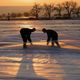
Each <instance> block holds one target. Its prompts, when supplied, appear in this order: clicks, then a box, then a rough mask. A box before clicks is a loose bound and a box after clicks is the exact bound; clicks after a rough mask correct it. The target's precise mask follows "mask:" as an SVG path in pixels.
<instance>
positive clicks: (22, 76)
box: [16, 50, 47, 80]
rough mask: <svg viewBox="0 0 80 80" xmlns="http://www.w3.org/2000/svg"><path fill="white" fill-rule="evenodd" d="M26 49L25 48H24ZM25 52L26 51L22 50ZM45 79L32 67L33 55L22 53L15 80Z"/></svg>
mask: <svg viewBox="0 0 80 80" xmlns="http://www.w3.org/2000/svg"><path fill="white" fill-rule="evenodd" d="M24 51H26V50H24ZM24 53H27V52H24ZM17 79H19V80H47V79H46V78H44V77H42V76H38V75H37V74H36V72H35V70H34V67H33V55H29V54H23V55H22V60H21V64H20V67H19V70H18V73H17V77H16V80H17Z"/></svg>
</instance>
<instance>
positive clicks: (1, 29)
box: [0, 21, 80, 80]
mask: <svg viewBox="0 0 80 80" xmlns="http://www.w3.org/2000/svg"><path fill="white" fill-rule="evenodd" d="M53 23H54V24H53ZM79 23H80V21H50V22H49V21H44V22H42V21H37V22H36V21H26V22H14V21H13V22H0V80H80V24H79ZM28 24H29V25H28ZM30 25H33V26H36V28H37V29H38V31H36V32H35V33H33V34H32V40H33V46H30V45H29V43H28V48H27V49H23V48H22V40H21V36H20V34H19V30H20V28H21V27H22V26H28V27H29V26H30ZM37 26H39V27H37ZM44 26H45V27H46V28H50V29H54V30H56V31H57V32H58V33H59V43H60V45H61V48H58V47H56V45H55V47H51V46H50V45H49V46H46V41H45V40H46V34H43V33H42V32H41V29H42V28H43V27H44Z"/></svg>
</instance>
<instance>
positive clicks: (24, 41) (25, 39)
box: [23, 37, 27, 48]
mask: <svg viewBox="0 0 80 80" xmlns="http://www.w3.org/2000/svg"><path fill="white" fill-rule="evenodd" d="M26 43H27V38H26V37H24V38H23V48H26V47H27V45H26Z"/></svg>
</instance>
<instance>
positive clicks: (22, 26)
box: [20, 25, 33, 29]
mask: <svg viewBox="0 0 80 80" xmlns="http://www.w3.org/2000/svg"><path fill="white" fill-rule="evenodd" d="M20 28H30V29H32V28H33V25H20Z"/></svg>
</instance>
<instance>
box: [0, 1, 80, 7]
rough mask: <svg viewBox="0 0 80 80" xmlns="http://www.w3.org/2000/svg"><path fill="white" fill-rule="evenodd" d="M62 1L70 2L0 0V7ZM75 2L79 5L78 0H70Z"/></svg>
mask: <svg viewBox="0 0 80 80" xmlns="http://www.w3.org/2000/svg"><path fill="white" fill-rule="evenodd" d="M63 1H71V0H0V6H27V5H28V6H29V5H33V4H34V3H35V2H36V3H40V4H43V3H50V2H51V3H52V2H53V3H57V2H59V3H60V2H63ZM72 1H76V2H77V3H79V4H80V0H72Z"/></svg>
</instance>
